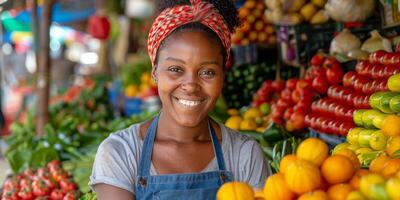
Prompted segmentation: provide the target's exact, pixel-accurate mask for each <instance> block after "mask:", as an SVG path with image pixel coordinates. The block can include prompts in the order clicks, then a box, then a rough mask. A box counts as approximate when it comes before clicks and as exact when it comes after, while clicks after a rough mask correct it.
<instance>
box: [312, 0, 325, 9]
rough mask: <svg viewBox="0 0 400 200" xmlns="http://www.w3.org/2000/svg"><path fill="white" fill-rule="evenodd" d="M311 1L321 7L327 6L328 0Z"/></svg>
mask: <svg viewBox="0 0 400 200" xmlns="http://www.w3.org/2000/svg"><path fill="white" fill-rule="evenodd" d="M311 3H313V4H314V5H316V6H318V7H319V8H323V7H324V6H325V3H326V0H311Z"/></svg>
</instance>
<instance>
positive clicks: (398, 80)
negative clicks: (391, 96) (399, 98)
mask: <svg viewBox="0 0 400 200" xmlns="http://www.w3.org/2000/svg"><path fill="white" fill-rule="evenodd" d="M387 85H388V88H389V90H390V91H393V92H400V73H397V74H395V75H392V76H391V77H390V78H389V80H388V84H387Z"/></svg>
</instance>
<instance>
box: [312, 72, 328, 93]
mask: <svg viewBox="0 0 400 200" xmlns="http://www.w3.org/2000/svg"><path fill="white" fill-rule="evenodd" d="M312 87H313V88H314V90H316V91H317V92H318V93H320V94H325V93H326V91H328V87H329V83H328V80H327V79H326V78H325V77H323V76H317V77H315V78H314V80H313V82H312Z"/></svg>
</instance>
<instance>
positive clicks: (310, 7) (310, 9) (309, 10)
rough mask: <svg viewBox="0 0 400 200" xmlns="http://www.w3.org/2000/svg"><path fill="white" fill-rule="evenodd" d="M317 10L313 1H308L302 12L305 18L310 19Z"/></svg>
mask: <svg viewBox="0 0 400 200" xmlns="http://www.w3.org/2000/svg"><path fill="white" fill-rule="evenodd" d="M316 12H317V8H316V7H315V6H314V4H312V3H308V4H306V5H305V6H303V8H301V10H300V14H301V15H302V16H303V18H304V19H305V20H306V21H308V20H310V19H311V17H312V16H313V15H314V14H315V13H316Z"/></svg>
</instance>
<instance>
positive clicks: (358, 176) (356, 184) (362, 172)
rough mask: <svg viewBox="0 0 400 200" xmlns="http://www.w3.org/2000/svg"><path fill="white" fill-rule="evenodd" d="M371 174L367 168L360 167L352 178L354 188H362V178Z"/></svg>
mask: <svg viewBox="0 0 400 200" xmlns="http://www.w3.org/2000/svg"><path fill="white" fill-rule="evenodd" d="M367 174H369V171H368V170H367V169H359V170H357V172H356V173H355V174H354V176H353V177H352V178H351V179H350V185H351V186H352V187H353V188H354V189H357V190H359V189H360V179H361V177H363V176H364V175H367Z"/></svg>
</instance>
